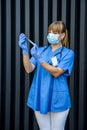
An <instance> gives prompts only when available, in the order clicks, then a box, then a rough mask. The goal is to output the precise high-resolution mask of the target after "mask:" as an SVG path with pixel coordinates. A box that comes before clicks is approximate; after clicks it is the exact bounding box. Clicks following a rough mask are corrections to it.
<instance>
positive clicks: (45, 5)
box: [43, 0, 48, 45]
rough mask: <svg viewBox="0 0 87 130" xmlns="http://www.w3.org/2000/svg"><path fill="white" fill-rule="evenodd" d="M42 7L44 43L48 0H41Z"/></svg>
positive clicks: (45, 42)
mask: <svg viewBox="0 0 87 130" xmlns="http://www.w3.org/2000/svg"><path fill="white" fill-rule="evenodd" d="M43 7H44V8H43V43H44V45H46V44H47V40H46V35H47V31H48V30H47V29H48V0H43Z"/></svg>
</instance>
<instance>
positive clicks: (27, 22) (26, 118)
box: [24, 0, 30, 130]
mask: <svg viewBox="0 0 87 130" xmlns="http://www.w3.org/2000/svg"><path fill="white" fill-rule="evenodd" d="M25 34H26V35H27V37H30V1H29V0H26V1H25ZM29 47H30V46H29ZM29 79H30V77H29V75H27V74H26V73H25V86H24V87H25V91H24V130H29V125H30V123H29V109H28V107H27V105H25V104H26V100H27V96H28V91H29V83H30V80H29Z"/></svg>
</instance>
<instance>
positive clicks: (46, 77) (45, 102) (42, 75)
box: [19, 21, 74, 130]
mask: <svg viewBox="0 0 87 130" xmlns="http://www.w3.org/2000/svg"><path fill="white" fill-rule="evenodd" d="M47 40H48V42H49V44H50V45H49V46H44V47H38V46H37V45H34V47H32V48H31V50H30V52H31V55H32V57H31V58H30V59H29V55H28V48H27V42H26V36H25V35H24V34H20V36H19V46H20V47H21V48H22V53H23V64H24V68H25V70H26V72H27V73H30V72H32V71H33V70H34V69H35V74H34V78H33V81H32V85H31V88H30V91H29V96H28V101H27V105H28V106H29V107H30V108H32V109H33V110H34V112H35V116H36V119H37V122H38V125H39V128H40V130H64V127H65V122H66V119H67V116H68V113H69V110H70V108H71V101H70V95H69V89H68V84H67V77H68V76H70V74H71V71H72V67H73V63H74V52H73V51H72V50H71V49H69V48H68V47H69V43H68V32H67V28H66V26H65V24H64V23H63V22H62V21H55V22H53V23H52V24H50V25H49V27H48V35H47Z"/></svg>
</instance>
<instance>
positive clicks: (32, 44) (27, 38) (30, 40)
mask: <svg viewBox="0 0 87 130" xmlns="http://www.w3.org/2000/svg"><path fill="white" fill-rule="evenodd" d="M26 39H27V41H28V42H30V43H31V44H32V45H33V46H35V43H34V42H32V41H31V40H30V39H28V38H26Z"/></svg>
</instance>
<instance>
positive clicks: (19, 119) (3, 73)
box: [0, 0, 87, 130]
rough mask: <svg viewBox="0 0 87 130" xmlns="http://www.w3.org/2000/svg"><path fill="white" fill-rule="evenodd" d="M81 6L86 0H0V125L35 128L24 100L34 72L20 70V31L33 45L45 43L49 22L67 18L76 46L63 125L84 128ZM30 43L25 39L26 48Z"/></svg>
mask: <svg viewBox="0 0 87 130" xmlns="http://www.w3.org/2000/svg"><path fill="white" fill-rule="evenodd" d="M86 7H87V1H86V0H0V130H39V128H38V125H37V122H36V119H35V116H34V113H33V111H32V109H30V108H28V107H27V105H26V102H27V97H28V92H29V89H30V85H31V83H32V78H33V73H31V74H27V73H26V72H25V70H24V67H23V61H22V52H21V49H20V48H19V46H18V37H19V34H20V33H22V32H23V33H25V34H26V36H27V37H28V38H30V39H31V40H33V41H34V42H36V43H37V44H38V46H44V45H47V44H48V43H47V38H46V36H47V33H48V32H47V31H48V25H49V24H50V23H51V22H52V21H54V20H63V21H64V22H65V23H66V26H67V28H68V32H69V41H70V48H71V49H73V50H74V51H75V63H74V68H73V72H72V75H71V77H70V78H69V89H70V94H71V101H72V109H71V111H70V114H69V118H68V120H67V124H66V130H85V129H87V123H86V119H87V117H86V115H87V112H86V108H87V105H86V103H85V102H86V97H87V93H86V92H87V85H86V77H87V76H86V68H87V60H86V59H85V55H86V53H87V52H86V48H87V45H86V37H87V36H86V34H87V33H86V30H87V24H86V22H87V18H86V11H87V9H86ZM31 47H32V45H30V44H28V48H29V53H30V48H31Z"/></svg>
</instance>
